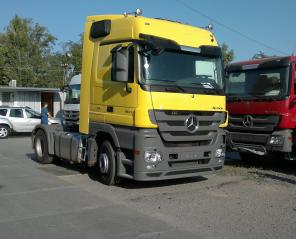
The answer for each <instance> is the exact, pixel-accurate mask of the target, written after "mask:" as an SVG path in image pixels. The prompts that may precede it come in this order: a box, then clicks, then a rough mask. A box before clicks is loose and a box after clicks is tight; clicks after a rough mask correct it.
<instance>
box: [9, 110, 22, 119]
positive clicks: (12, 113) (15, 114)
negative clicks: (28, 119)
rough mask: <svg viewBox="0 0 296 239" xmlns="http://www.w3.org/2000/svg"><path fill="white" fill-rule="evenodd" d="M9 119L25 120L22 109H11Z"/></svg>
mask: <svg viewBox="0 0 296 239" xmlns="http://www.w3.org/2000/svg"><path fill="white" fill-rule="evenodd" d="M9 117H14V118H24V115H23V110H22V109H10V113H9Z"/></svg>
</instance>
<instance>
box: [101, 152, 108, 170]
mask: <svg viewBox="0 0 296 239" xmlns="http://www.w3.org/2000/svg"><path fill="white" fill-rule="evenodd" d="M99 168H100V172H101V173H102V174H107V173H108V170H109V158H108V155H107V154H106V153H102V154H101V155H100V157H99Z"/></svg>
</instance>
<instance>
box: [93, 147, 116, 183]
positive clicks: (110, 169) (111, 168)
mask: <svg viewBox="0 0 296 239" xmlns="http://www.w3.org/2000/svg"><path fill="white" fill-rule="evenodd" d="M97 163H98V168H99V173H100V179H101V181H102V182H103V183H104V184H106V185H114V184H115V183H116V158H115V151H114V149H113V146H112V144H111V143H110V142H109V141H104V142H103V143H102V144H101V147H100V153H99V155H98V162H97Z"/></svg>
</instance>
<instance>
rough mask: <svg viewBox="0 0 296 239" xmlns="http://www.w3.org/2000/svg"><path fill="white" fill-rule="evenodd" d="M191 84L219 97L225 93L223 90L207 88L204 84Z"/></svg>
mask: <svg viewBox="0 0 296 239" xmlns="http://www.w3.org/2000/svg"><path fill="white" fill-rule="evenodd" d="M191 84H192V85H198V86H201V87H198V88H199V89H203V90H205V92H215V93H216V94H217V95H221V93H223V91H222V90H221V89H217V88H215V87H213V88H211V87H205V86H204V84H202V83H198V82H192V83H191Z"/></svg>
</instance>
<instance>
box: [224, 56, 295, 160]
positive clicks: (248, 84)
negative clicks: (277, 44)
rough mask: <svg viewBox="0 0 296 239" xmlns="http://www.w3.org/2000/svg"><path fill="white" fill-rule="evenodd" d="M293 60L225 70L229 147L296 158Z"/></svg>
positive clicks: (277, 59) (243, 154)
mask: <svg viewBox="0 0 296 239" xmlns="http://www.w3.org/2000/svg"><path fill="white" fill-rule="evenodd" d="M295 70H296V57H295V56H288V57H270V58H262V59H258V60H251V61H243V62H236V63H233V64H230V65H228V66H227V67H226V82H225V89H226V95H227V110H228V111H229V126H228V137H227V142H228V146H229V147H230V148H231V149H232V150H234V151H238V152H240V155H241V157H242V159H250V157H253V156H254V155H252V154H257V155H273V156H274V155H276V156H277V157H279V156H280V157H283V158H286V159H290V160H293V159H296V148H295V142H296V130H295V129H296V85H295V84H296V80H295V78H296V73H295Z"/></svg>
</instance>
